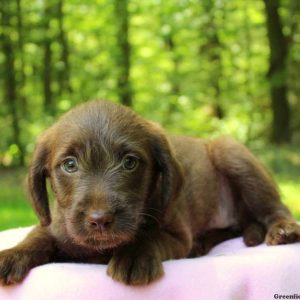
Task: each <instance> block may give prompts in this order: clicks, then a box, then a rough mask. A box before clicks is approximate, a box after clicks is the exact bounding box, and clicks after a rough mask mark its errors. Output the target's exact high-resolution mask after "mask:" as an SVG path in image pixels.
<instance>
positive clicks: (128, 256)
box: [107, 247, 164, 285]
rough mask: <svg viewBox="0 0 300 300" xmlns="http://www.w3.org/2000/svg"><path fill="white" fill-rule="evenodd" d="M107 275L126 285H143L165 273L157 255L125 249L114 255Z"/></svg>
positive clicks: (129, 248)
mask: <svg viewBox="0 0 300 300" xmlns="http://www.w3.org/2000/svg"><path fill="white" fill-rule="evenodd" d="M107 274H108V275H109V276H111V277H112V278H113V279H115V280H117V281H121V282H123V283H125V284H129V285H143V284H148V283H150V282H152V281H154V280H156V279H158V278H160V277H161V276H162V275H163V274H164V271H163V266H162V262H161V260H160V258H159V257H157V256H156V255H155V254H151V253H147V251H146V252H141V251H134V250H133V249H132V248H131V247H128V248H126V247H125V248H122V249H121V250H119V251H117V252H116V253H115V254H114V255H113V257H112V258H111V260H110V261H109V264H108V268H107Z"/></svg>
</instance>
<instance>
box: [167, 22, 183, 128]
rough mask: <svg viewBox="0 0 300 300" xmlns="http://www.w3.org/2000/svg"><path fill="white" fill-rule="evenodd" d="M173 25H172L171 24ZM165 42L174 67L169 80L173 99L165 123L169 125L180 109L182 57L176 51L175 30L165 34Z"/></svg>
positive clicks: (169, 104)
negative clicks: (173, 115) (180, 68)
mask: <svg viewBox="0 0 300 300" xmlns="http://www.w3.org/2000/svg"><path fill="white" fill-rule="evenodd" d="M170 26H171V25H170ZM163 38H164V43H165V46H166V48H167V49H168V50H169V51H170V54H171V59H172V64H173V68H172V71H171V74H170V76H169V81H170V84H171V96H172V97H171V99H170V102H169V103H168V108H167V111H166V114H165V118H164V120H163V123H164V124H165V125H168V124H169V123H170V122H171V116H172V114H173V113H175V112H176V111H178V97H179V95H180V90H181V88H180V78H179V65H180V57H179V56H178V54H177V53H176V44H175V41H174V33H173V30H172V29H170V32H168V33H167V34H165V35H164V36H163Z"/></svg>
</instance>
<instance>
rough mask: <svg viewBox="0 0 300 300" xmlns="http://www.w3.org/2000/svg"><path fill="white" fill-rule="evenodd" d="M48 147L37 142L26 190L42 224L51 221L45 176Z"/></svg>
mask: <svg viewBox="0 0 300 300" xmlns="http://www.w3.org/2000/svg"><path fill="white" fill-rule="evenodd" d="M48 158H49V149H48V147H47V146H46V143H45V142H42V141H41V142H39V143H38V145H37V147H36V149H35V152H34V154H33V159H32V163H31V166H30V170H29V175H28V179H27V180H28V192H29V194H30V198H31V201H32V205H33V208H34V210H35V212H36V214H37V216H38V218H39V220H40V223H41V225H42V226H48V225H49V224H50V223H51V216H50V209H49V201H48V193H47V185H46V177H47V167H46V165H47V161H48Z"/></svg>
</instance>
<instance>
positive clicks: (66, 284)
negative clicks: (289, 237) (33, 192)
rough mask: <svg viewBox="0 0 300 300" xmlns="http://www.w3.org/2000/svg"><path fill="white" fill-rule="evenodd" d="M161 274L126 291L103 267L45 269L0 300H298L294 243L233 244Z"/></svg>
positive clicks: (13, 238)
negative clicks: (157, 278) (162, 275)
mask: <svg viewBox="0 0 300 300" xmlns="http://www.w3.org/2000/svg"><path fill="white" fill-rule="evenodd" d="M28 231H29V228H22V229H13V230H8V231H4V232H1V233H0V250H1V249H5V248H8V247H11V246H13V245H14V244H16V243H17V242H18V241H19V240H21V239H22V238H23V237H24V236H25V235H26V233H27V232H28ZM164 269H165V276H164V277H163V278H162V279H161V280H159V281H157V282H154V283H152V284H150V285H148V286H143V287H129V286H125V285H123V284H121V283H118V282H115V281H113V280H112V279H111V278H110V277H108V276H107V275H106V266H105V265H93V264H79V263H77V264H74V263H56V264H47V265H44V266H40V267H37V268H35V269H33V270H32V271H31V272H30V273H29V275H28V276H27V277H26V279H25V281H24V282H23V283H22V284H19V285H16V286H11V287H5V288H4V287H1V286H0V299H1V300H6V299H13V300H17V299H18V300H37V299H38V300H47V299H67V300H68V299H72V300H79V299H80V300H82V299H83V300H89V299H101V300H106V299H112V300H114V299H128V300H129V299H130V300H135V299H136V300H141V299H143V300H147V299H155V300H156V299H159V300H160V299H162V300H163V299H171V300H177V299H178V300H179V299H180V300H181V299H182V300H193V299H197V300H199V299H223V300H225V299H230V300H232V299H259V300H261V299H280V298H279V296H280V295H285V296H286V295H291V296H292V297H293V298H290V299H300V243H298V244H293V245H284V246H270V247H268V246H266V245H261V246H258V247H254V248H246V247H245V246H244V245H243V243H242V240H241V239H240V238H237V239H233V240H230V241H226V242H224V243H222V244H220V245H218V246H216V247H215V248H214V249H212V250H211V252H210V253H209V254H208V255H207V256H204V257H200V258H193V259H181V260H173V261H166V262H164ZM298 297H299V298H298ZM281 299H283V298H281ZM285 299H287V298H285Z"/></svg>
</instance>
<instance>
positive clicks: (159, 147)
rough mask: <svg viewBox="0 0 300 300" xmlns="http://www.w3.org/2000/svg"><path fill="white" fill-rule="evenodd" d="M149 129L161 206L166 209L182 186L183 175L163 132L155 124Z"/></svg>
mask: <svg viewBox="0 0 300 300" xmlns="http://www.w3.org/2000/svg"><path fill="white" fill-rule="evenodd" d="M151 127H152V130H151V132H152V134H151V138H150V143H151V149H152V154H153V158H154V160H155V161H156V164H157V167H158V169H159V172H160V174H161V178H160V181H161V187H160V189H161V206H162V208H166V207H167V206H168V203H169V201H170V200H171V199H172V198H174V197H176V196H177V194H178V192H179V190H180V188H181V186H182V182H183V174H182V169H181V167H180V164H179V163H178V161H177V159H176V158H175V154H174V152H173V149H172V146H171V145H170V143H169V141H168V139H167V137H166V135H165V134H164V132H163V130H162V129H161V128H160V127H159V126H158V125H156V124H151Z"/></svg>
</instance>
